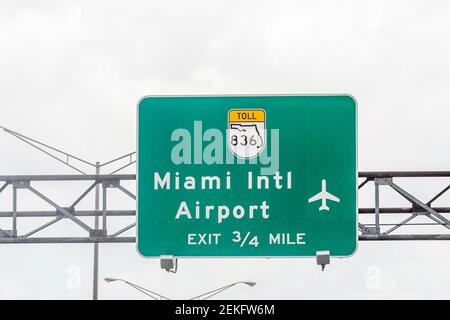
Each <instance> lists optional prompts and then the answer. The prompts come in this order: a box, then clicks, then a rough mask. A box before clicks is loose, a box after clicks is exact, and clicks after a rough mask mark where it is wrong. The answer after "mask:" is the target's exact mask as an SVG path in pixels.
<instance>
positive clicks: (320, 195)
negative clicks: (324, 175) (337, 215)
mask: <svg viewBox="0 0 450 320" xmlns="http://www.w3.org/2000/svg"><path fill="white" fill-rule="evenodd" d="M318 200H322V205H321V206H320V208H319V211H322V210H327V211H328V210H330V208H329V207H328V206H327V200H331V201H335V202H339V201H340V200H339V198H338V197H335V196H333V195H332V194H331V193H329V192H327V180H325V179H322V191H320V192H319V193H318V194H316V195H314V196H312V197H311V198H309V200H308V203H311V202H315V201H318Z"/></svg>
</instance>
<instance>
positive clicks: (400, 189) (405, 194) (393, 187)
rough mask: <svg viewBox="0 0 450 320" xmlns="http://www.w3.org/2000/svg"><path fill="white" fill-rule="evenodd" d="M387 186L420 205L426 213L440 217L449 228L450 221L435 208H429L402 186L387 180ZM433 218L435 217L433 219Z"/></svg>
mask: <svg viewBox="0 0 450 320" xmlns="http://www.w3.org/2000/svg"><path fill="white" fill-rule="evenodd" d="M389 186H390V187H391V188H392V189H394V190H395V191H397V192H398V193H399V194H401V195H402V196H403V197H404V198H405V199H407V200H408V201H410V202H411V203H413V204H417V205H418V206H419V207H421V208H422V209H424V210H425V211H427V212H428V215H430V216H433V217H435V218H438V219H440V220H441V221H442V222H444V223H443V224H442V225H443V226H444V227H446V228H447V229H450V221H449V220H447V219H446V218H445V217H444V216H442V215H441V214H439V213H437V212H436V211H435V210H433V209H432V208H430V207H429V206H427V205H426V204H425V203H423V202H422V201H420V200H419V199H417V198H415V197H414V196H413V195H411V194H409V193H408V192H406V191H405V190H403V189H402V188H400V187H399V186H398V185H396V184H395V183H394V182H392V181H391V182H389ZM433 220H435V219H433Z"/></svg>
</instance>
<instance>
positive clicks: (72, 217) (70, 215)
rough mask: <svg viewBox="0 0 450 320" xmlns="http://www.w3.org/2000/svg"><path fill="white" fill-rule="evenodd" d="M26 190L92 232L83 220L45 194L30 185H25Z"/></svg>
mask: <svg viewBox="0 0 450 320" xmlns="http://www.w3.org/2000/svg"><path fill="white" fill-rule="evenodd" d="M27 188H28V190H30V191H31V192H33V193H34V194H35V195H37V196H38V197H39V198H41V199H42V200H44V201H45V202H47V203H48V204H50V205H51V206H52V207H54V208H55V209H56V210H58V211H59V212H60V213H62V214H63V215H64V216H66V217H67V218H69V219H70V220H72V221H73V222H75V223H76V224H78V225H79V226H80V227H82V228H83V229H84V230H86V231H88V232H89V233H92V232H93V229H91V228H90V227H89V226H88V225H87V224H85V223H84V222H83V221H81V220H80V219H78V218H77V217H75V216H74V215H73V214H71V213H70V212H69V211H67V210H66V209H64V208H63V207H60V206H58V205H57V204H56V203H55V202H53V201H52V200H50V199H49V198H47V197H46V196H45V195H43V194H42V193H40V192H39V191H37V190H36V189H35V188H33V187H32V186H31V185H30V186H28V187H27Z"/></svg>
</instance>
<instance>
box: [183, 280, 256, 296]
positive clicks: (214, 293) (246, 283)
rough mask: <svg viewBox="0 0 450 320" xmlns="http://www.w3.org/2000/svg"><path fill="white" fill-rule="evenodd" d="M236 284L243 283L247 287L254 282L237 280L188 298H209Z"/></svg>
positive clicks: (251, 285) (252, 285)
mask: <svg viewBox="0 0 450 320" xmlns="http://www.w3.org/2000/svg"><path fill="white" fill-rule="evenodd" d="M238 284H245V285H247V286H249V287H254V286H256V282H253V281H238V282H234V283H231V284H229V285H226V286H223V287H220V288H217V289H214V290H211V291H208V292H205V293H203V294H201V295H198V296H195V297H193V298H191V299H189V300H206V299H209V298H211V297H212V296H215V295H217V294H219V293H221V292H223V291H225V290H228V289H230V288H231V287H234V286H236V285H238Z"/></svg>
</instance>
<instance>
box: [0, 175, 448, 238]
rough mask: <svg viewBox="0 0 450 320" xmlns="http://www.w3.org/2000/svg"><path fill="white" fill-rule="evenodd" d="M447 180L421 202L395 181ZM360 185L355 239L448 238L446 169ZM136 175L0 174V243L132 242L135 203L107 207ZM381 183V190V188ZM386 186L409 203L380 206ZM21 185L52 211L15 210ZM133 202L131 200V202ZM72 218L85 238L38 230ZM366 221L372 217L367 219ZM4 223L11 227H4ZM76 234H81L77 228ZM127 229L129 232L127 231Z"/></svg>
mask: <svg viewBox="0 0 450 320" xmlns="http://www.w3.org/2000/svg"><path fill="white" fill-rule="evenodd" d="M425 177H428V178H433V179H435V178H436V179H438V178H440V179H445V183H446V184H447V186H446V187H445V188H443V189H442V190H441V191H440V192H438V193H437V194H436V195H435V196H434V197H432V198H431V199H430V200H428V201H422V200H419V199H418V197H415V196H413V195H412V194H411V193H410V192H408V191H406V190H405V189H404V188H402V187H400V186H399V184H397V182H396V179H397V178H402V179H403V178H408V180H410V179H416V180H420V179H421V178H425ZM359 178H360V179H361V183H360V185H359V189H362V188H364V187H365V188H367V186H368V185H370V184H372V183H373V184H374V190H375V194H374V206H373V207H371V208H370V207H369V208H359V209H358V230H359V240H450V220H449V219H450V217H449V214H450V201H449V197H448V195H449V193H447V191H448V190H449V189H450V172H449V171H422V172H418V171H414V172H360V173H359ZM135 179H136V176H135V175H134V174H109V175H39V176H37V175H31V176H30V175H28V176H25V175H20V176H0V183H3V184H0V201H2V199H1V196H2V192H4V191H5V190H6V189H7V188H12V206H11V208H12V209H11V211H0V222H2V224H0V225H1V226H3V229H0V243H3V244H6V243H14V244H20V243H132V242H135V241H136V238H135V236H134V234H133V235H132V236H126V235H125V234H126V233H127V231H130V230H132V229H133V228H135V227H136V222H135V216H136V210H135V205H132V206H130V207H128V208H124V209H121V210H111V209H109V208H108V191H109V190H110V189H117V190H120V191H121V192H123V193H124V194H125V195H126V196H128V197H130V198H131V199H133V200H136V195H135V194H133V193H132V192H131V191H130V190H129V189H127V188H126V187H124V184H125V183H126V182H127V181H128V182H129V181H134V180H135ZM80 181H84V182H90V183H91V184H90V186H89V187H88V188H87V189H85V190H84V191H83V192H82V193H81V194H79V195H78V196H76V197H74V199H73V202H72V203H69V204H61V203H58V201H57V200H55V199H51V198H50V197H49V196H48V195H46V194H44V192H42V191H41V190H40V187H39V184H40V183H43V182H45V183H49V182H60V183H61V182H62V183H65V184H67V183H69V182H80ZM96 186H99V187H100V188H101V191H102V206H101V210H79V209H77V206H78V205H79V203H80V202H81V201H82V200H83V199H84V198H85V197H86V196H87V195H88V194H89V193H90V192H91V191H92V190H94V189H95V188H96ZM381 187H382V188H381ZM384 188H390V189H392V190H394V191H395V192H397V193H398V194H400V195H401V196H402V197H403V198H404V199H406V200H407V201H408V203H409V204H410V205H409V206H403V207H400V206H398V207H380V191H381V189H384ZM19 189H23V190H26V191H27V192H30V193H32V194H34V195H35V196H36V197H37V198H39V199H41V201H44V202H45V203H47V204H48V205H50V206H51V207H53V208H54V210H48V211H35V210H32V211H19V210H17V207H18V206H17V203H18V201H20V198H19V197H18V193H17V190H19ZM438 199H439V200H440V201H441V202H442V200H444V202H445V201H446V203H449V206H446V207H445V206H440V207H435V206H433V203H434V202H435V201H437V200H438ZM132 203H133V204H134V203H135V202H132ZM96 216H97V217H100V218H101V222H102V223H101V225H99V226H98V228H96V227H93V226H92V225H91V224H89V223H88V222H87V221H86V220H87V219H88V217H96ZM110 217H130V219H131V220H132V221H131V222H128V223H127V224H125V225H123V226H121V227H119V228H118V229H117V230H114V231H111V229H112V227H111V226H110V224H109V223H108V221H109V218H110ZM419 217H421V218H422V220H423V218H425V219H426V220H427V222H423V221H422V222H415V221H416V220H417V219H418V218H419ZM33 218H48V219H49V220H48V221H47V222H45V223H44V224H42V225H39V226H38V227H34V228H32V229H31V230H24V231H22V229H20V230H19V227H18V221H19V219H20V220H21V221H22V220H23V219H33ZM63 219H66V220H70V221H71V222H73V224H74V226H76V227H77V228H78V229H80V230H81V231H82V232H83V233H85V235H84V236H65V237H56V236H55V237H53V236H50V237H48V236H47V237H43V236H39V234H40V233H41V232H42V231H44V230H46V229H47V228H49V227H50V226H53V225H54V224H56V223H58V222H59V221H62V220H63ZM369 220H370V221H369ZM5 225H9V226H10V227H8V228H5V227H4V226H5ZM411 226H414V227H415V231H414V232H405V231H404V230H405V229H407V227H411ZM431 226H433V227H438V228H439V231H438V232H437V233H436V232H435V233H430V227H431ZM78 233H79V232H78ZM130 233H131V232H130Z"/></svg>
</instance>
